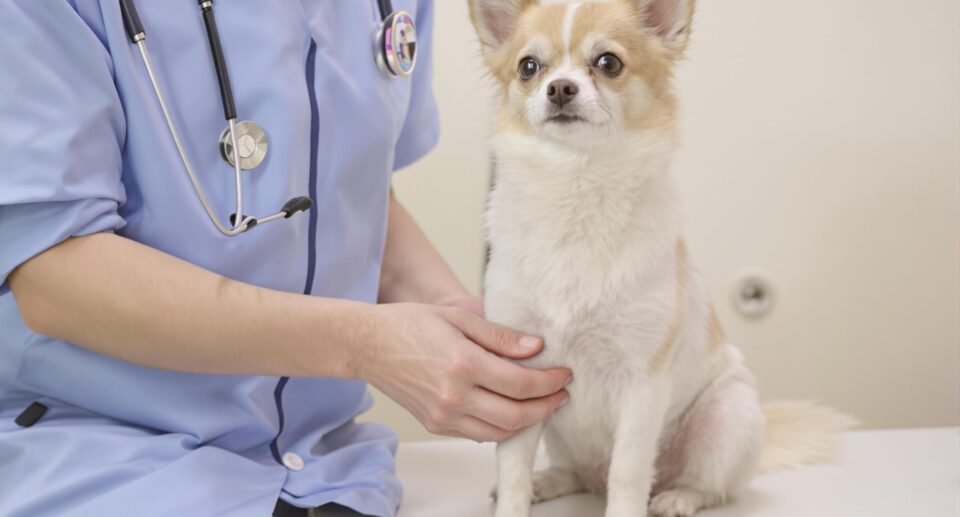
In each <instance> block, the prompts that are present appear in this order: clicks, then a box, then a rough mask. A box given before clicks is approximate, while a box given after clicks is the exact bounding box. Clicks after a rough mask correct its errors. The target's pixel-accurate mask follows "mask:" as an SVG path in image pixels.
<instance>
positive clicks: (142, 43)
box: [137, 32, 283, 237]
mask: <svg viewBox="0 0 960 517" xmlns="http://www.w3.org/2000/svg"><path fill="white" fill-rule="evenodd" d="M141 34H142V32H141ZM137 48H138V49H139V50H140V56H141V57H142V58H143V64H144V67H145V68H146V69H147V76H148V77H149V78H150V84H151V86H152V87H153V92H154V94H155V95H156V97H157V102H158V103H159V104H160V111H161V112H163V118H164V120H165V121H166V123H167V130H168V131H169V133H170V137H171V138H172V139H173V143H174V145H175V146H176V148H177V153H178V154H179V155H180V161H182V162H183V167H184V169H185V170H186V171H187V176H189V178H190V183H192V184H193V191H194V192H195V193H196V195H197V198H198V199H199V200H200V204H201V205H203V209H204V211H205V212H206V213H207V217H209V218H210V221H211V222H212V223H213V225H214V226H215V227H216V228H217V230H218V231H219V232H220V233H222V234H223V235H225V236H227V237H233V236H235V235H239V234H241V233H243V232H244V231H246V230H247V229H248V225H249V223H250V221H251V220H255V218H253V217H247V218H245V219H243V220H242V221H240V220H239V218H235V219H234V222H235V225H234V227H233V228H227V227H226V226H224V225H223V223H221V222H220V220H219V219H218V218H217V215H216V213H214V211H213V207H212V206H211V205H210V201H209V199H207V194H206V192H205V191H204V189H203V185H201V184H200V179H199V178H198V177H197V173H196V172H195V171H194V169H193V164H192V163H191V162H190V158H189V157H187V151H186V149H185V148H184V146H183V142H182V140H181V139H180V132H179V131H177V126H176V124H175V123H174V122H173V116H172V115H171V114H170V109H169V108H168V107H167V101H166V99H165V98H164V96H163V92H161V91H160V85H159V82H158V81H157V74H156V73H155V72H154V69H153V63H152V62H151V60H150V52H149V51H148V50H147V44H146V36H145V35H144V36H143V37H141V38H140V39H139V40H138V41H137ZM228 122H229V124H230V138H231V141H232V143H233V158H234V176H235V178H236V184H237V189H236V191H237V211H236V212H235V213H237V214H242V213H243V188H242V185H241V176H240V157H239V152H238V150H237V141H236V140H237V138H236V132H235V130H234V129H235V128H234V126H235V122H236V119H230V120H229V121H228ZM280 215H283V214H282V212H281V213H280ZM271 217H272V216H271ZM265 219H266V218H265ZM273 219H277V217H273ZM273 219H270V220H273ZM254 224H256V223H254Z"/></svg>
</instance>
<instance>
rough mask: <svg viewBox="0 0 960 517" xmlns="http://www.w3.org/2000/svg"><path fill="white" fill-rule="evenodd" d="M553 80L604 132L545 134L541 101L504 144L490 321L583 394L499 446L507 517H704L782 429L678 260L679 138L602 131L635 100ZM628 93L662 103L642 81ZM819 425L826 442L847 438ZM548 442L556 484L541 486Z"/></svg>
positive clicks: (581, 129)
mask: <svg viewBox="0 0 960 517" xmlns="http://www.w3.org/2000/svg"><path fill="white" fill-rule="evenodd" d="M571 13H575V8H569V9H568V10H567V17H566V20H567V23H565V28H564V29H563V30H564V31H566V33H569V30H570V29H569V24H572V23H573V20H574V15H573V14H571ZM544 44H545V43H544V42H542V41H538V42H535V44H534V45H533V47H537V46H538V45H539V46H540V47H542V46H543V45H544ZM589 44H590V45H596V44H597V43H596V40H590V43H589ZM550 73H551V74H552V76H551V77H548V78H545V80H543V81H542V84H543V85H546V84H549V81H550V80H551V79H554V78H556V77H565V78H570V79H572V80H575V81H577V82H578V85H579V86H580V93H579V94H578V95H577V100H576V101H575V102H576V103H578V104H577V105H576V106H575V108H576V109H577V110H578V111H579V113H580V114H582V115H583V116H584V117H585V118H586V119H587V122H584V123H576V124H571V125H567V126H559V127H558V126H557V125H556V124H549V123H547V124H544V122H543V118H542V117H543V116H544V115H543V110H544V109H546V108H547V107H548V106H547V105H546V102H547V101H546V94H545V93H544V92H543V91H540V90H542V89H543V87H544V86H541V88H540V89H539V90H538V91H537V92H536V93H535V94H533V95H530V97H529V98H528V99H526V101H525V104H524V105H523V108H524V110H525V116H526V117H527V119H528V120H529V122H530V124H531V126H533V127H535V128H537V130H536V131H535V132H534V133H533V134H528V133H525V132H521V131H513V130H508V129H505V130H503V131H501V132H500V133H498V134H497V135H496V136H495V137H494V139H493V152H494V156H495V163H496V166H497V168H496V182H495V187H494V189H493V190H492V192H491V195H490V200H489V207H488V210H487V213H486V218H485V224H486V233H487V238H488V241H489V243H490V245H491V256H490V263H489V267H488V270H487V275H486V281H485V283H486V291H485V295H486V313H487V317H488V318H490V319H491V320H492V321H495V322H497V323H501V324H505V325H507V326H510V327H513V328H516V329H519V330H521V331H523V332H527V333H530V334H533V335H539V336H543V337H544V341H545V343H546V345H545V348H544V350H543V352H541V353H540V354H539V355H537V356H536V357H535V358H533V359H530V360H527V361H522V363H523V364H526V365H528V366H533V367H554V366H566V367H569V368H571V369H572V370H573V372H574V382H573V383H572V384H571V385H570V386H569V387H568V390H569V392H570V402H569V403H568V404H567V405H566V406H564V407H563V408H561V409H560V410H559V411H558V412H557V413H556V414H555V415H554V416H553V417H551V418H550V419H548V420H547V421H546V422H545V423H544V424H542V425H536V426H533V427H531V428H529V429H526V430H524V431H523V432H521V433H520V434H518V435H517V436H515V437H513V438H511V439H509V440H507V441H505V442H503V443H501V444H500V445H499V446H498V449H497V460H498V473H499V478H498V487H497V493H498V504H497V517H526V516H528V515H529V513H530V505H531V503H532V502H535V501H540V500H545V499H549V498H553V497H559V496H562V495H565V494H567V493H571V492H577V491H582V490H592V491H595V492H600V493H603V492H605V493H606V495H607V499H608V501H607V517H639V516H645V515H647V510H648V504H649V507H650V509H651V511H652V513H654V514H656V515H663V516H670V517H673V516H689V515H692V514H693V513H694V512H695V511H696V510H697V509H699V508H702V507H706V506H710V505H714V504H717V503H720V502H722V501H723V500H725V499H726V498H728V497H729V496H731V495H735V494H736V493H737V492H738V491H739V490H741V489H742V488H743V487H744V486H745V485H746V484H747V482H748V481H749V480H750V478H751V476H752V475H753V474H754V472H755V470H756V465H757V464H758V462H759V460H760V457H761V452H762V449H763V444H764V422H765V420H764V415H763V413H762V410H761V407H760V404H759V402H758V397H757V394H756V391H755V389H754V384H753V376H752V375H751V374H750V372H749V371H748V370H747V369H746V368H745V367H744V365H743V362H742V356H741V354H740V352H739V351H738V350H737V349H736V348H735V347H734V346H733V345H732V344H729V343H725V342H723V343H713V342H712V338H711V335H716V334H711V332H710V328H709V325H710V314H711V312H710V311H711V308H710V302H709V300H708V296H707V293H706V291H705V289H704V287H703V285H702V282H701V280H700V277H699V275H698V274H697V273H696V271H695V270H694V268H693V266H692V264H691V263H689V261H687V260H686V258H685V255H683V256H679V257H678V249H680V248H679V247H678V243H679V242H680V241H681V231H682V215H681V209H680V202H679V196H678V194H677V189H676V187H675V185H674V183H673V180H672V178H671V177H670V175H669V164H670V160H671V156H672V155H673V153H674V151H675V148H676V138H675V134H674V129H673V126H672V125H669V124H662V125H660V126H658V127H656V128H653V129H649V130H645V131H642V132H641V131H625V130H621V129H616V130H614V131H608V132H603V131H600V130H599V129H598V128H602V124H596V123H593V119H591V117H594V116H597V114H598V113H606V116H607V117H608V119H607V120H606V121H605V123H606V124H608V125H611V126H613V127H616V128H618V127H619V125H620V124H619V120H618V119H617V117H618V116H619V111H620V109H619V102H620V100H619V98H617V97H616V95H615V94H614V93H613V92H612V91H601V89H598V88H595V87H594V85H593V82H592V81H590V78H589V77H588V76H586V74H585V73H584V72H583V70H582V69H578V68H577V67H576V66H575V65H570V64H569V63H566V64H564V65H561V66H559V67H557V68H556V69H554V70H552V71H551V72H550ZM640 83H642V81H641V82H640ZM627 92H628V94H629V95H632V96H634V97H633V98H634V99H641V100H642V99H643V98H644V97H643V96H644V95H648V94H649V93H648V92H647V90H646V88H645V86H644V85H643V84H639V83H638V84H634V85H632V86H631V87H630V88H629V89H628V90H627ZM514 94H516V92H510V93H508V95H514ZM591 135H592V136H593V137H592V138H590V136H591ZM671 336H673V337H674V338H675V339H671ZM670 343H673V345H672V346H670V345H669V344H670ZM792 412H793V411H792V410H788V411H787V413H792ZM820 416H824V415H820ZM806 421H807V422H811V423H812V425H811V426H810V427H809V428H808V429H809V430H810V431H811V432H813V431H816V432H818V433H819V434H818V435H817V436H818V439H822V440H823V441H821V442H817V443H825V442H830V441H831V440H834V441H835V439H836V433H837V432H838V431H839V429H840V428H841V427H842V426H832V427H831V425H832V424H830V422H836V420H831V419H830V418H826V417H825V416H824V418H822V419H820V420H817V419H816V418H808V419H806ZM541 436H542V437H543V439H544V441H545V444H546V447H547V452H548V454H549V456H550V460H551V468H550V469H549V470H548V471H545V472H542V473H538V474H536V475H534V474H533V472H532V468H533V461H534V455H535V452H536V449H537V444H538V442H539V440H540V438H541ZM783 436H785V435H783V434H780V435H779V437H783ZM767 440H768V442H770V443H777V444H778V446H780V447H782V448H783V450H792V451H793V453H795V454H794V456H793V457H791V463H792V462H793V461H792V460H794V459H809V454H806V453H805V452H804V451H803V450H797V449H796V448H791V447H792V444H791V443H789V442H788V443H783V442H782V440H780V438H778V437H771V436H768V437H767ZM815 449H816V450H817V451H821V452H822V451H824V450H826V449H825V448H824V447H815ZM779 456H780V457H785V456H789V454H787V453H785V452H782V451H781V453H779ZM776 463H778V464H783V463H786V462H785V461H778V462H776ZM651 494H652V495H653V497H652V499H651Z"/></svg>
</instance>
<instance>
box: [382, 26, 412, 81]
mask: <svg viewBox="0 0 960 517" xmlns="http://www.w3.org/2000/svg"><path fill="white" fill-rule="evenodd" d="M377 47H378V49H377V50H378V51H379V53H380V56H379V57H380V61H381V63H382V65H383V66H384V67H385V68H386V69H387V71H388V72H389V73H390V74H391V75H394V76H399V77H405V76H408V75H410V74H411V73H413V68H414V66H416V64H417V27H416V25H415V24H414V23H413V17H412V16H410V15H409V14H408V13H407V12H406V11H395V12H393V13H390V15H389V16H387V17H386V18H385V19H384V20H383V26H382V27H381V29H380V34H379V38H378V41H377Z"/></svg>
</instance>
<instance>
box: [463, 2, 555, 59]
mask: <svg viewBox="0 0 960 517" xmlns="http://www.w3.org/2000/svg"><path fill="white" fill-rule="evenodd" d="M467 1H468V3H469V6H470V20H471V21H472V22H473V27H474V29H476V31H477V36H478V37H479V38H480V45H481V46H482V48H483V53H484V54H485V55H489V54H490V53H492V52H496V51H497V50H498V49H499V48H500V46H501V45H503V42H505V41H506V40H507V38H509V37H510V35H511V34H513V32H514V31H515V30H516V29H517V20H519V19H520V15H521V14H523V11H525V10H526V9H527V8H528V7H530V6H532V5H536V4H537V3H539V1H538V0H467Z"/></svg>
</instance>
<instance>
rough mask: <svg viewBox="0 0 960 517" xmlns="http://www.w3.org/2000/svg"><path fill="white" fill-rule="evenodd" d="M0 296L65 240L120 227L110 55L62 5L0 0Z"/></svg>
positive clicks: (117, 121) (118, 113) (118, 110)
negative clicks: (11, 278)
mask: <svg viewBox="0 0 960 517" xmlns="http://www.w3.org/2000/svg"><path fill="white" fill-rule="evenodd" d="M0 49H2V50H0V70H2V72H0V156H2V157H3V160H2V162H0V163H2V165H0V295H3V294H6V293H7V292H8V291H9V287H8V286H7V276H8V275H9V274H10V272H11V271H12V270H13V269H14V268H16V267H17V266H19V265H20V264H22V263H24V262H26V261H27V260H29V259H30V258H32V257H33V256H35V255H37V254H39V253H41V252H42V251H44V250H46V249H48V248H50V247H52V246H55V245H57V244H59V243H60V242H62V241H64V240H66V239H68V238H70V237H72V236H82V235H88V234H92V233H96V232H102V231H112V230H116V229H118V228H121V227H122V226H123V225H124V224H125V223H124V221H123V219H122V218H121V217H120V215H119V214H118V212H117V210H118V207H119V206H120V205H121V204H123V203H124V202H125V201H126V192H125V191H124V188H123V184H122V183H121V181H120V177H121V171H122V163H121V149H122V147H123V139H124V134H125V132H126V122H125V120H124V114H123V108H122V106H121V103H120V99H119V96H118V94H117V89H116V87H115V85H114V83H113V76H112V72H113V67H112V61H111V59H110V54H109V53H108V52H107V50H106V48H105V47H104V45H103V44H102V43H101V41H100V40H99V39H98V38H97V37H96V35H95V34H94V32H93V31H92V30H91V29H90V27H89V26H88V25H87V24H86V23H85V22H84V21H83V20H82V19H81V18H80V16H79V15H78V14H77V13H76V11H74V10H73V9H72V8H71V7H70V6H69V4H68V3H67V2H62V1H44V2H37V1H34V0H24V1H9V2H0Z"/></svg>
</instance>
